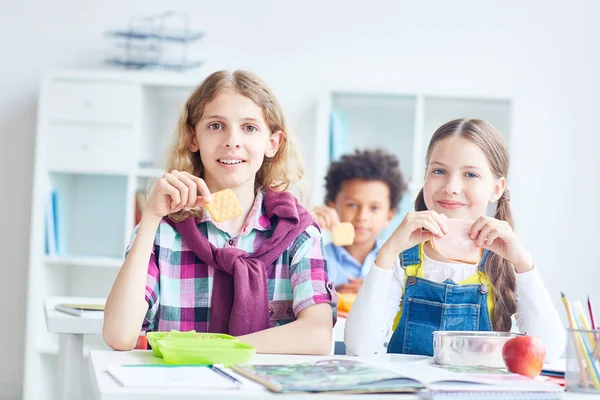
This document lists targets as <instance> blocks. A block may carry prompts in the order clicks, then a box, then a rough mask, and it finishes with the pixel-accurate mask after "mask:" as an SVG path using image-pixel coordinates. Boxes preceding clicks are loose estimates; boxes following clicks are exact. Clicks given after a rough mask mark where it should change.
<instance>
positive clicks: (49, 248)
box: [45, 190, 58, 256]
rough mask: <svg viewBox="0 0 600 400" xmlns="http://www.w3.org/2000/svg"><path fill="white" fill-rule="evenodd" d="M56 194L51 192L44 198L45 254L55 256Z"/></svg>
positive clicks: (56, 247)
mask: <svg viewBox="0 0 600 400" xmlns="http://www.w3.org/2000/svg"><path fill="white" fill-rule="evenodd" d="M55 207H56V192H55V191H54V190H51V191H49V192H48V196H47V197H46V210H45V217H46V224H45V225H46V254H48V255H50V256H55V255H57V253H58V246H57V243H56V208H55Z"/></svg>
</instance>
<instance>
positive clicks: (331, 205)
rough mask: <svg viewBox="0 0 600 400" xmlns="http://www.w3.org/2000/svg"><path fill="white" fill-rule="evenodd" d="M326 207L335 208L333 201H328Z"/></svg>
mask: <svg viewBox="0 0 600 400" xmlns="http://www.w3.org/2000/svg"><path fill="white" fill-rule="evenodd" d="M327 207H329V208H335V202H333V201H330V202H329V203H327Z"/></svg>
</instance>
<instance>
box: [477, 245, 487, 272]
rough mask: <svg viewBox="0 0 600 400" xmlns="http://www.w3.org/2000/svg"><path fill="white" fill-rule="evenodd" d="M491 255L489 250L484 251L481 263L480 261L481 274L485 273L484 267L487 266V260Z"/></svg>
mask: <svg viewBox="0 0 600 400" xmlns="http://www.w3.org/2000/svg"><path fill="white" fill-rule="evenodd" d="M489 255H490V251H489V250H484V251H483V256H481V261H479V267H478V268H479V270H480V271H481V272H484V270H483V269H484V266H485V261H486V260H487V258H488V256H489Z"/></svg>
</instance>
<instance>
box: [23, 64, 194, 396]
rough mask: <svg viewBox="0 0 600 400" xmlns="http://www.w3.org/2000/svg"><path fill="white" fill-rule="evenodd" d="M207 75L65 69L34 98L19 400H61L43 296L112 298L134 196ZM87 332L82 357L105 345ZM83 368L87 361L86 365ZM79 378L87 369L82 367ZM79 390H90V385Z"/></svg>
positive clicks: (158, 171) (161, 161)
mask: <svg viewBox="0 0 600 400" xmlns="http://www.w3.org/2000/svg"><path fill="white" fill-rule="evenodd" d="M203 78H204V77H203V76H181V75H170V74H156V73H146V72H112V71H111V72H108V71H62V72H57V73H50V74H48V75H47V76H45V77H44V78H42V80H41V83H40V92H39V99H38V121H37V135H36V149H35V167H34V174H35V176H34V187H33V203H32V210H31V216H32V218H31V242H30V254H29V279H28V290H27V327H26V339H25V340H26V343H25V371H24V390H23V398H24V399H25V400H31V399H56V398H58V394H57V393H58V392H57V388H56V381H57V367H58V357H57V349H58V338H57V335H55V334H50V333H47V331H46V324H45V320H44V299H45V298H47V297H50V296H63V297H73V298H75V297H100V298H106V296H107V295H108V293H109V291H110V288H111V286H112V283H113V281H114V278H115V276H116V274H117V272H118V270H119V268H120V266H121V264H122V262H123V255H124V250H125V246H126V244H127V242H128V241H129V236H130V234H131V231H132V229H133V227H134V215H135V193H136V191H137V190H139V189H142V190H146V189H147V188H148V187H149V186H150V184H151V183H152V181H153V180H154V179H156V178H158V177H160V176H161V175H162V173H163V167H164V165H165V158H164V154H165V151H166V149H167V145H168V144H169V141H170V139H171V138H172V134H173V132H174V130H175V127H176V124H177V119H178V116H179V114H180V112H181V110H182V107H183V104H184V102H185V100H186V99H187V96H188V95H189V94H190V93H191V92H192V91H193V90H194V88H195V87H196V86H197V85H198V84H199V82H201V80H202V79H203ZM51 189H54V190H56V193H57V226H58V229H57V230H58V241H59V246H58V247H59V252H58V254H55V255H48V254H46V248H45V213H46V210H45V202H46V199H47V197H48V194H49V191H50V190H51ZM103 346H104V345H103V343H102V338H101V337H100V336H95V337H93V336H92V337H86V338H85V350H84V354H85V353H87V351H88V350H89V349H93V348H103ZM83 368H85V369H87V365H85V366H83ZM82 376H86V377H87V376H89V373H88V372H87V371H86V372H84V373H83V374H82ZM87 384H89V382H87V380H84V382H83V385H84V388H83V391H82V393H83V394H86V395H88V396H91V393H92V392H91V390H87V389H86V387H85V385H87Z"/></svg>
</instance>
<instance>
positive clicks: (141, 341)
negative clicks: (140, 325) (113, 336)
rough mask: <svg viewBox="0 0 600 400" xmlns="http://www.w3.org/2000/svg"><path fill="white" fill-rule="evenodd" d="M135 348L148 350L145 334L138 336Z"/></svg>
mask: <svg viewBox="0 0 600 400" xmlns="http://www.w3.org/2000/svg"><path fill="white" fill-rule="evenodd" d="M134 348H135V349H136V350H148V339H147V338H146V336H145V335H140V336H138V339H137V342H136V343H135V347H134Z"/></svg>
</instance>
